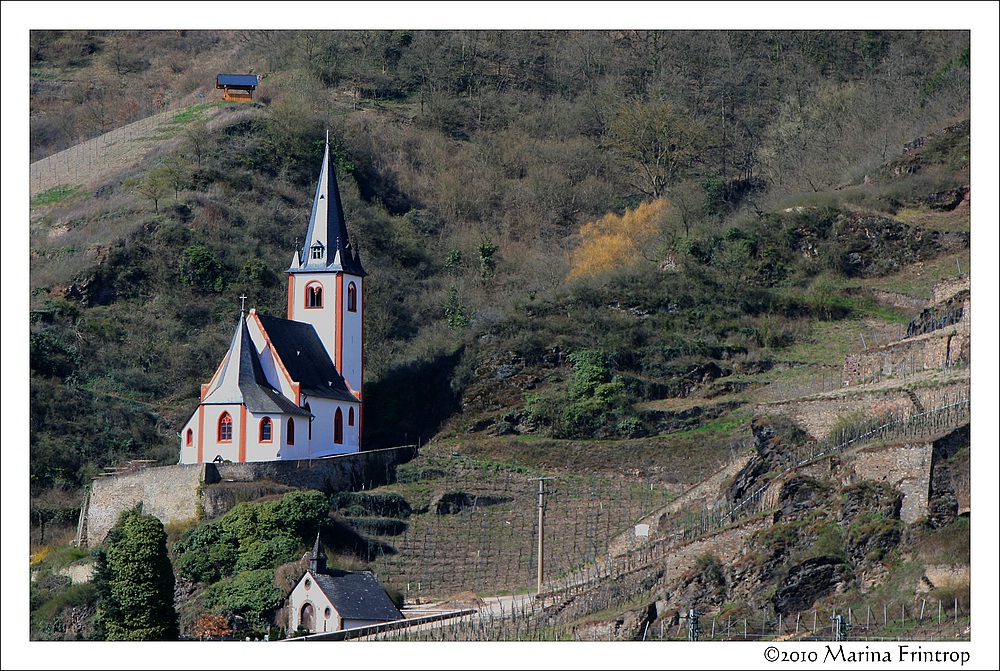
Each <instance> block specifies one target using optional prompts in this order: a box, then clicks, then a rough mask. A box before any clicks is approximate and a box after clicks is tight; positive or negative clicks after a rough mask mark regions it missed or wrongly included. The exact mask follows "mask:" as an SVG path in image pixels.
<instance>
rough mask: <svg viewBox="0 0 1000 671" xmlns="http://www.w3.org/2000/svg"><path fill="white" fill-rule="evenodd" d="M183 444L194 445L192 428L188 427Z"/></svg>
mask: <svg viewBox="0 0 1000 671" xmlns="http://www.w3.org/2000/svg"><path fill="white" fill-rule="evenodd" d="M184 444H185V445H187V446H188V447H191V446H192V445H194V429H188V430H187V433H186V434H185V436H184Z"/></svg>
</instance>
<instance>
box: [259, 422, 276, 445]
mask: <svg viewBox="0 0 1000 671" xmlns="http://www.w3.org/2000/svg"><path fill="white" fill-rule="evenodd" d="M272 428H273V426H272V424H271V418H270V417H265V418H264V419H262V420H260V442H262V443H270V442H271V430H272Z"/></svg>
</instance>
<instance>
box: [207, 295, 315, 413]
mask: <svg viewBox="0 0 1000 671" xmlns="http://www.w3.org/2000/svg"><path fill="white" fill-rule="evenodd" d="M202 403H207V404H216V403H219V404H221V403H238V404H241V405H245V406H246V407H247V409H248V410H250V411H251V412H271V413H279V414H286V415H308V414H309V413H308V412H306V410H304V409H303V408H300V407H299V406H297V405H295V404H294V403H292V402H291V401H290V400H289V399H287V398H285V397H284V396H283V395H282V394H281V392H279V391H278V390H277V389H275V388H274V387H272V386H271V384H270V383H269V382H268V381H267V377H266V376H265V375H264V368H263V367H262V366H261V365H260V357H259V356H257V350H256V348H255V347H254V345H253V340H252V339H251V337H250V330H249V329H248V328H247V323H246V317H245V316H244V314H243V313H242V312H240V322H239V324H238V325H237V326H236V332H235V333H233V340H232V342H231V343H230V344H229V352H228V353H227V354H226V358H225V360H223V362H222V365H221V366H220V367H219V371H218V372H217V373H216V374H215V378H213V380H212V382H211V383H210V387H209V389H208V391H207V393H206V394H205V398H204V400H203V401H202Z"/></svg>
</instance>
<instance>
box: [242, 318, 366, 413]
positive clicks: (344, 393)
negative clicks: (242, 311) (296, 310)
mask: <svg viewBox="0 0 1000 671" xmlns="http://www.w3.org/2000/svg"><path fill="white" fill-rule="evenodd" d="M257 319H259V320H260V324H261V326H262V327H263V329H264V332H265V333H266V334H267V337H268V339H269V340H270V341H271V346H272V347H273V348H274V351H275V352H276V353H277V355H278V358H280V359H281V363H283V364H284V365H285V370H287V371H288V374H289V375H291V377H292V379H293V380H294V381H296V382H298V383H299V384H300V385H301V386H300V391H302V392H303V393H306V394H308V395H310V396H319V397H321V398H331V399H334V400H337V401H347V402H350V403H357V402H358V399H357V397H356V396H355V395H354V394H352V393H351V392H350V390H349V389H348V388H347V383H346V382H345V381H344V377H343V376H342V375H341V374H340V371H338V370H337V367H336V366H335V365H334V363H333V361H332V360H331V359H330V355H329V354H328V353H327V351H326V348H325V347H324V346H323V342H322V341H321V340H320V339H319V335H318V334H317V333H316V329H315V328H313V325H312V324H307V323H305V322H296V321H291V320H288V319H280V318H278V317H269V316H267V315H262V314H257Z"/></svg>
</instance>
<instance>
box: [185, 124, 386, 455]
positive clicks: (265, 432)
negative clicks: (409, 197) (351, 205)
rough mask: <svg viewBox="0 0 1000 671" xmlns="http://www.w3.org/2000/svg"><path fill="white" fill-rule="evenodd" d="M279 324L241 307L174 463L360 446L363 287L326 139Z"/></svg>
mask: <svg viewBox="0 0 1000 671" xmlns="http://www.w3.org/2000/svg"><path fill="white" fill-rule="evenodd" d="M287 272H288V307H287V315H286V317H287V318H285V319H281V318H278V317H271V316H267V315H262V314H259V313H258V312H257V311H256V310H253V309H251V310H250V311H249V313H247V312H245V311H244V310H243V309H242V308H241V310H240V317H239V321H238V323H237V324H236V329H235V331H234V333H233V338H232V341H231V342H230V345H229V350H228V352H226V355H225V357H224V358H223V359H222V363H220V364H219V367H218V369H216V371H215V375H213V376H212V379H211V381H210V382H208V383H207V384H203V385H202V386H201V399H200V402H199V404H198V408H197V409H196V410H195V411H194V414H193V415H191V418H190V419H189V420H188V421H187V423H186V424H185V425H184V428H183V430H182V431H181V433H180V443H181V445H180V462H179V463H182V464H198V463H204V462H206V461H209V462H211V461H215V462H222V461H231V462H247V461H276V460H282V461H285V460H296V459H316V458H320V457H327V456H331V455H335V454H347V453H350V452H357V451H358V450H359V449H360V446H361V431H362V405H363V393H362V379H363V373H364V370H363V358H362V354H363V350H364V328H363V317H364V278H365V276H366V273H365V269H364V267H363V266H362V265H361V258H360V256H359V255H358V253H357V251H356V250H355V249H354V248H353V247H352V246H351V241H350V238H349V237H348V235H347V226H346V224H345V222H344V209H343V205H342V204H341V199H340V191H339V189H338V187H337V176H336V174H335V172H334V168H333V165H332V164H331V162H330V141H329V136H328V137H327V142H326V148H325V150H324V156H323V166H322V168H321V170H320V175H319V183H318V185H317V187H316V196H315V198H314V200H313V206H312V214H311V215H310V217H309V228H308V231H307V233H306V242H305V245H304V246H303V248H302V249H301V250H298V249H296V250H295V253H294V255H293V257H292V263H291V265H290V266H289V268H288V271H287Z"/></svg>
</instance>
